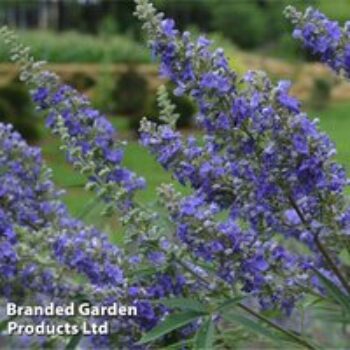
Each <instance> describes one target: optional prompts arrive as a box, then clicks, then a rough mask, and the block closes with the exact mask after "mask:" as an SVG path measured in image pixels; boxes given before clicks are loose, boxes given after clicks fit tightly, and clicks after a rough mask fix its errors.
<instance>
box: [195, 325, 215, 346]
mask: <svg viewBox="0 0 350 350" xmlns="http://www.w3.org/2000/svg"><path fill="white" fill-rule="evenodd" d="M214 331H215V327H214V323H213V321H212V319H211V318H209V319H207V320H206V321H205V322H204V323H203V325H202V327H201V328H200V329H199V330H198V332H197V335H196V338H195V344H194V349H196V350H211V349H213V344H214Z"/></svg>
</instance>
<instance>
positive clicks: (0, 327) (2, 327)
mask: <svg viewBox="0 0 350 350" xmlns="http://www.w3.org/2000/svg"><path fill="white" fill-rule="evenodd" d="M13 319H14V317H10V318H7V319H6V320H2V321H1V322H0V333H2V332H3V331H4V330H5V329H6V328H7V325H8V323H9V322H10V321H11V320H13Z"/></svg>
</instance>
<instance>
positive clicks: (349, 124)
mask: <svg viewBox="0 0 350 350" xmlns="http://www.w3.org/2000/svg"><path fill="white" fill-rule="evenodd" d="M311 115H312V116H314V117H318V118H319V119H320V128H321V130H323V131H325V132H326V133H327V134H328V135H329V136H330V138H331V139H332V141H333V142H334V143H335V145H336V149H337V156H336V159H337V161H338V162H339V163H341V164H342V165H343V166H344V167H345V169H346V171H347V173H348V174H350V136H349V132H350V103H337V104H331V105H330V106H329V107H328V108H326V109H325V110H323V111H319V112H315V111H313V112H311Z"/></svg>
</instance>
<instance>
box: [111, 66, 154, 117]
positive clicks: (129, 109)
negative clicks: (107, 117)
mask: <svg viewBox="0 0 350 350" xmlns="http://www.w3.org/2000/svg"><path fill="white" fill-rule="evenodd" d="M112 96H113V98H114V99H115V100H116V104H117V108H116V112H117V113H120V114H124V115H128V116H130V117H135V116H137V115H140V114H142V113H144V112H145V110H146V106H147V101H148V82H147V80H146V78H144V77H143V76H142V75H140V74H139V73H137V72H136V71H135V70H134V69H133V68H132V67H129V68H128V70H127V71H126V72H125V73H123V74H121V75H120V77H119V79H118V80H117V83H116V86H115V88H114V90H113V91H112Z"/></svg>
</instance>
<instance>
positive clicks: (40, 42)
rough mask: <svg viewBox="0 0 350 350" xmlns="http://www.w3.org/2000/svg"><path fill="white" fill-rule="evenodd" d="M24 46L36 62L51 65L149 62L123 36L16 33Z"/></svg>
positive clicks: (0, 52) (0, 51) (0, 55)
mask: <svg viewBox="0 0 350 350" xmlns="http://www.w3.org/2000/svg"><path fill="white" fill-rule="evenodd" d="M19 36H20V37H21V40H22V41H23V43H24V44H26V45H28V46H30V47H31V49H32V52H33V54H34V56H35V57H36V58H37V59H42V60H46V61H48V62H50V63H52V62H57V63H59V62H69V63H74V62H102V61H109V62H113V63H121V62H137V63H148V62H150V61H151V58H150V55H149V53H148V50H147V48H146V47H145V46H144V45H142V44H138V43H136V42H135V41H133V40H131V39H130V38H128V37H126V36H118V35H113V36H109V37H99V36H92V35H87V34H79V33H76V32H63V33H59V34H57V33H54V32H47V31H27V32H20V33H19ZM8 60H9V58H8V52H7V51H6V49H5V48H4V47H3V46H1V47H0V61H8Z"/></svg>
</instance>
